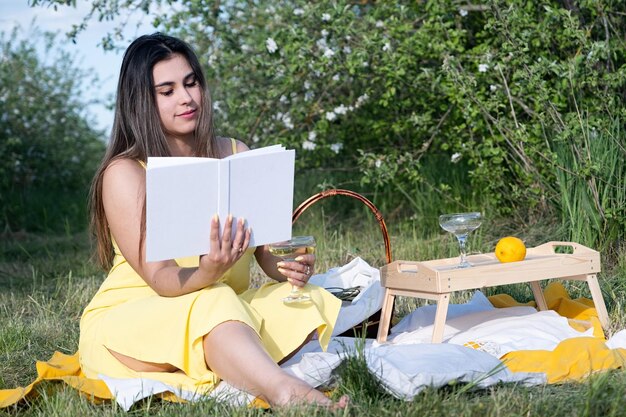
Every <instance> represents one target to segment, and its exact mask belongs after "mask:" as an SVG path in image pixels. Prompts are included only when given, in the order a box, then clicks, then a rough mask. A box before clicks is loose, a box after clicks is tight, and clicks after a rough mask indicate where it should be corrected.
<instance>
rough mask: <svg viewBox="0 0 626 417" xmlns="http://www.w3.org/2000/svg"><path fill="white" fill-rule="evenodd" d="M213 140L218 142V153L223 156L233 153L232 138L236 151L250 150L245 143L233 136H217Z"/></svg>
mask: <svg viewBox="0 0 626 417" xmlns="http://www.w3.org/2000/svg"><path fill="white" fill-rule="evenodd" d="M215 140H216V142H217V144H218V148H219V150H220V154H221V155H224V156H228V155H232V154H233V140H234V141H235V144H236V148H237V153H239V152H245V151H249V150H250V148H248V146H247V145H246V144H245V143H243V142H242V141H240V140H237V139H234V138H227V137H217V138H216V139H215Z"/></svg>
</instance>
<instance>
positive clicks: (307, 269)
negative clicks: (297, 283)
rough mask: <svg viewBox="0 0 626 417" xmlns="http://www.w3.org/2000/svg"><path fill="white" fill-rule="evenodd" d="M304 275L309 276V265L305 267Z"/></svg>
mask: <svg viewBox="0 0 626 417" xmlns="http://www.w3.org/2000/svg"><path fill="white" fill-rule="evenodd" d="M304 273H305V274H306V275H311V267H310V266H309V265H307V266H306V270H305V271H304Z"/></svg>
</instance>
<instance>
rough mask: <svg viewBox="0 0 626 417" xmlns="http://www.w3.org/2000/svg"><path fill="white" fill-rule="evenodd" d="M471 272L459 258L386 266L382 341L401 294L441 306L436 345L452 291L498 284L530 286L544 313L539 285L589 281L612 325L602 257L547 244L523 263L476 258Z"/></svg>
mask: <svg viewBox="0 0 626 417" xmlns="http://www.w3.org/2000/svg"><path fill="white" fill-rule="evenodd" d="M558 247H570V248H571V252H572V253H557V252H556V251H555V249H556V248H558ZM468 261H469V262H470V263H471V264H472V267H471V268H462V269H459V268H456V266H457V265H458V263H459V258H458V257H456V258H446V259H435V260H430V261H424V262H416V261H395V262H391V263H389V264H388V265H385V266H383V267H382V268H381V284H382V285H383V287H385V299H384V301H383V308H382V313H381V323H380V327H379V332H378V337H377V340H378V341H379V342H384V341H386V339H387V332H388V330H389V324H390V322H391V315H392V313H393V302H394V299H395V297H396V296H397V295H402V296H408V297H417V298H425V299H430V300H435V301H436V302H437V313H436V315H435V323H434V324H435V325H434V330H433V338H432V341H433V343H439V342H441V341H442V338H443V328H444V324H445V319H446V315H447V310H448V303H449V300H450V293H452V292H454V291H460V290H468V289H475V288H483V287H493V286H498V285H508V284H517V283H523V282H528V283H530V285H531V288H532V290H533V295H534V296H535V300H536V302H537V307H538V308H539V310H546V309H547V306H546V302H545V299H544V297H543V291H542V289H541V286H540V284H539V281H541V280H545V279H563V280H579V281H586V282H587V284H588V285H589V290H590V292H591V296H592V298H593V301H594V304H595V307H596V310H597V312H598V317H599V319H600V322H601V323H602V325H603V326H605V327H606V326H607V325H608V313H607V311H606V306H605V304H604V299H603V298H602V292H601V291H600V286H599V284H598V279H597V276H596V274H597V273H598V272H600V269H601V267H600V254H599V253H598V252H597V251H595V250H593V249H590V248H588V247H585V246H583V245H580V244H578V243H573V242H548V243H545V244H543V245H540V246H537V247H534V248H529V249H528V250H527V252H526V258H525V259H524V260H523V261H520V262H509V263H501V262H500V261H498V259H497V258H496V256H495V254H494V253H486V254H480V255H471V256H469V257H468Z"/></svg>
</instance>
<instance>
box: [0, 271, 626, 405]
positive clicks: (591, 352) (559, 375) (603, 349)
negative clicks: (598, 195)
mask: <svg viewBox="0 0 626 417" xmlns="http://www.w3.org/2000/svg"><path fill="white" fill-rule="evenodd" d="M544 295H545V298H546V303H547V305H548V308H550V309H553V310H555V311H556V312H558V313H559V314H560V315H562V316H564V317H568V318H569V319H570V325H572V326H573V327H574V328H576V329H579V330H586V329H588V328H590V327H593V328H594V332H593V333H594V336H595V337H580V338H573V339H567V340H564V341H562V342H561V343H560V344H559V345H558V346H557V347H556V349H554V350H553V351H544V350H522V351H515V352H510V353H508V354H506V355H505V356H504V357H503V358H502V360H503V362H504V363H505V365H506V366H507V367H508V368H509V369H510V370H511V371H512V372H545V373H546V374H547V377H548V382H549V383H557V382H566V381H578V380H581V379H583V378H585V377H587V376H588V375H590V374H592V373H594V372H598V371H603V370H609V369H617V368H622V367H624V365H625V364H626V349H609V348H608V347H607V346H606V344H605V343H604V342H605V337H604V333H603V331H602V327H601V326H600V321H599V320H598V315H597V312H596V310H595V308H594V307H593V302H592V301H591V300H588V299H584V298H583V299H576V300H572V299H571V298H570V297H569V295H568V294H567V291H566V290H565V288H564V287H563V286H562V285H561V284H560V283H559V282H552V283H550V284H549V285H548V286H547V287H546V288H545V290H544ZM489 300H490V301H491V303H492V304H493V305H494V306H496V307H513V306H519V305H528V304H533V303H527V304H520V303H518V302H517V301H515V300H514V299H513V298H512V297H510V296H508V295H506V294H498V295H495V296H492V297H489ZM43 380H61V381H64V382H65V383H66V384H68V385H70V386H71V387H73V388H75V389H77V390H78V391H79V392H81V393H82V394H83V395H86V396H87V397H88V398H89V399H90V400H92V401H94V402H99V401H102V400H110V399H112V398H113V396H112V394H111V392H110V391H109V389H108V388H107V386H106V384H105V383H104V382H103V381H102V380H97V379H89V378H87V377H85V375H84V374H83V373H82V371H81V370H80V365H79V363H78V354H77V353H76V354H74V355H65V354H62V353H59V352H55V353H54V355H53V356H52V358H51V359H50V360H49V361H47V362H37V378H36V379H35V381H33V382H32V383H31V384H30V385H28V386H27V387H19V388H14V389H6V390H0V408H3V407H8V406H10V405H12V404H15V403H17V402H18V401H19V400H21V399H23V398H25V397H30V396H32V395H34V394H35V393H36V390H33V388H34V387H35V385H37V384H38V383H39V382H41V381H43ZM161 397H162V398H164V399H166V400H169V401H180V399H179V398H177V397H176V396H175V395H174V394H172V393H164V394H163V395H161ZM253 406H266V404H263V403H262V402H257V403H255V404H253Z"/></svg>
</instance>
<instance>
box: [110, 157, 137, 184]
mask: <svg viewBox="0 0 626 417" xmlns="http://www.w3.org/2000/svg"><path fill="white" fill-rule="evenodd" d="M133 180H134V181H133ZM141 180H145V169H144V167H143V166H142V165H141V164H140V163H139V161H137V160H135V159H129V158H118V159H115V160H113V161H111V162H110V163H109V164H108V165H107V167H106V168H105V170H104V185H105V187H106V185H107V184H115V185H117V184H118V183H122V184H123V183H126V184H128V183H131V182H135V181H141Z"/></svg>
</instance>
